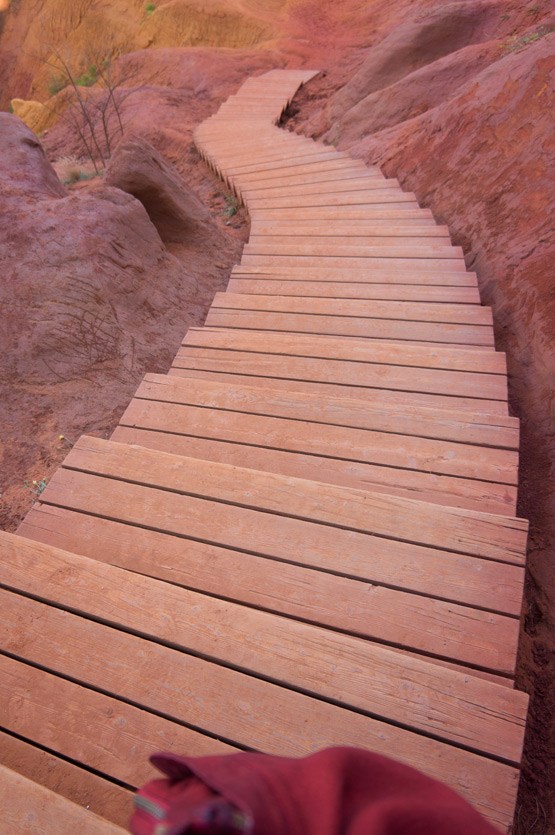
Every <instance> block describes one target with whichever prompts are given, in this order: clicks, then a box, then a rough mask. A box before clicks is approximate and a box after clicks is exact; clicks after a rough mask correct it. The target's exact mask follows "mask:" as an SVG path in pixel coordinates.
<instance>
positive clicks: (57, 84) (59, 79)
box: [46, 73, 67, 98]
mask: <svg viewBox="0 0 555 835" xmlns="http://www.w3.org/2000/svg"><path fill="white" fill-rule="evenodd" d="M66 87H67V79H65V78H64V77H63V76H62V75H57V74H54V73H52V75H51V76H50V81H49V82H48V84H47V85H46V90H47V92H48V95H49V96H50V98H52V96H55V95H57V93H59V92H60V91H61V90H64V89H65V88H66Z"/></svg>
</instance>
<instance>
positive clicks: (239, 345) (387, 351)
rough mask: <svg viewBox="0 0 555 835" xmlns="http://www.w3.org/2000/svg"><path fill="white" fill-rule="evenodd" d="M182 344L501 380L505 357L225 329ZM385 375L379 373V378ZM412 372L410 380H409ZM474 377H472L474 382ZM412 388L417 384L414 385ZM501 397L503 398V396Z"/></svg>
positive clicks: (194, 332) (201, 331) (194, 333)
mask: <svg viewBox="0 0 555 835" xmlns="http://www.w3.org/2000/svg"><path fill="white" fill-rule="evenodd" d="M183 345H186V346H194V347H199V348H202V347H209V348H226V349H230V350H238V351H254V352H257V353H263V354H268V353H273V354H279V355H282V356H298V357H316V358H319V359H329V360H349V361H352V362H356V363H359V364H360V363H371V364H376V365H386V366H411V367H413V368H418V369H425V368H437V369H442V370H445V371H473V372H478V373H480V374H501V375H504V376H506V373H507V362H506V358H505V354H502V353H499V352H498V351H489V350H487V349H482V350H480V351H477V350H472V351H469V350H466V349H465V348H459V347H449V346H441V347H437V346H427V345H407V344H406V343H403V342H397V343H393V342H384V343H381V342H379V341H372V342H369V341H368V340H363V339H342V338H341V337H335V336H313V335H305V334H296V333H287V334H280V333H267V332H266V331H249V332H248V333H242V332H240V331H234V330H232V329H226V328H207V327H205V328H189V330H188V331H187V334H186V335H185V338H184V340H183ZM383 373H385V372H382V374H383ZM419 374H420V371H419V372H418V375H415V374H414V372H413V373H412V377H413V379H414V378H415V376H419ZM476 380H477V378H475V382H476ZM415 385H417V384H415ZM505 397H506V395H505Z"/></svg>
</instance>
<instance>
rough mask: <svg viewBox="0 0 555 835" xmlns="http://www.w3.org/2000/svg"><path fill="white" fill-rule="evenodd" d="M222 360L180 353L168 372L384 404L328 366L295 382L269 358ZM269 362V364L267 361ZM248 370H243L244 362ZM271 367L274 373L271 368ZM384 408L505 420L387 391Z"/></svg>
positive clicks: (486, 406) (479, 404)
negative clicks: (333, 376)
mask: <svg viewBox="0 0 555 835" xmlns="http://www.w3.org/2000/svg"><path fill="white" fill-rule="evenodd" d="M237 359H238V357H237V356H235V355H233V356H231V355H230V356H228V357H222V352H219V351H218V352H216V351H212V352H206V351H205V352H203V353H200V352H199V351H196V350H193V351H189V350H187V351H184V349H180V352H179V355H178V356H177V357H176V359H175V360H174V363H173V365H172V367H171V368H170V370H169V374H170V375H175V376H178V377H182V378H190V377H196V378H201V379H203V380H207V379H208V380H213V381H220V382H224V383H226V384H227V385H228V386H231V387H233V386H235V385H247V386H250V387H257V388H259V389H260V390H261V391H264V390H266V389H267V388H270V389H278V390H280V391H284V392H296V393H303V394H304V393H309V394H312V395H316V396H322V397H333V398H335V399H337V398H342V397H348V398H350V399H351V398H354V399H359V400H360V399H362V400H364V401H365V402H366V403H368V405H369V407H377V408H379V407H380V406H381V405H383V402H384V390H382V389H373V388H369V387H365V386H364V385H359V386H357V385H349V384H347V383H345V382H343V381H341V380H333V379H332V380H331V381H329V380H328V379H326V372H327V370H329V369H328V362H326V361H323V362H320V363H314V365H313V367H314V370H315V372H316V373H317V374H318V375H319V378H317V379H311V378H307V379H302V378H301V379H298V378H296V377H295V376H293V373H292V370H291V369H290V368H289V369H288V366H289V362H288V363H287V364H284V363H279V360H278V361H277V362H274V361H273V359H272V358H264V362H263V363H260V362H259V358H258V357H252V356H251V357H249V355H247V354H245V355H244V356H243V357H240V358H239V360H240V365H239V364H238V363H237ZM268 359H269V362H268V361H267V360H268ZM247 360H248V361H249V366H248V367H244V366H245V364H246V361H247ZM272 365H273V366H274V368H273V370H272V368H271V367H270V366H272ZM287 374H291V376H289V377H288V376H287ZM385 391H387V392H388V393H387V405H388V407H390V408H397V407H403V408H404V407H409V408H418V409H420V408H422V407H423V408H426V409H437V410H441V411H443V410H444V409H445V410H447V411H448V412H449V413H450V412H452V411H453V409H459V410H461V411H462V413H463V414H462V415H461V417H462V416H464V415H466V414H468V413H474V414H476V413H479V414H488V415H489V416H491V417H493V416H495V417H496V418H497V417H500V416H506V415H507V404H506V403H503V402H502V401H497V400H479V399H475V398H465V397H454V396H448V397H443V396H442V395H438V394H426V393H420V392H405V391H396V390H394V389H386V390H385Z"/></svg>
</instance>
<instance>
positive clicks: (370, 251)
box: [243, 238, 464, 263]
mask: <svg viewBox="0 0 555 835" xmlns="http://www.w3.org/2000/svg"><path fill="white" fill-rule="evenodd" d="M299 241H300V242H299ZM254 255H264V256H270V255H272V256H287V257H297V258H298V257H301V258H305V257H307V258H312V257H319V258H322V257H326V258H344V259H346V260H347V259H349V258H411V259H416V258H426V259H433V258H440V259H442V260H444V259H450V258H453V259H460V260H463V252H462V249H461V248H460V247H456V246H452V245H451V243H449V244H447V246H446V245H445V244H443V243H441V242H440V243H436V242H434V241H432V242H431V243H430V242H427V241H422V242H421V243H420V244H414V243H413V242H412V241H407V242H406V243H405V242H403V241H400V242H398V241H391V240H390V241H389V242H387V241H386V243H385V244H383V245H376V246H374V245H370V246H355V245H354V244H351V242H348V243H346V244H345V243H344V244H334V243H328V242H327V241H326V239H325V238H323V239H322V240H317V242H316V243H311V242H305V241H304V240H303V239H299V238H294V239H293V240H289V239H286V241H285V242H284V243H279V242H274V239H273V238H267V239H265V241H264V242H260V241H259V239H257V238H254V239H253V241H252V242H249V243H248V244H246V246H245V248H244V250H243V256H244V257H247V256H254ZM463 263H464V261H463Z"/></svg>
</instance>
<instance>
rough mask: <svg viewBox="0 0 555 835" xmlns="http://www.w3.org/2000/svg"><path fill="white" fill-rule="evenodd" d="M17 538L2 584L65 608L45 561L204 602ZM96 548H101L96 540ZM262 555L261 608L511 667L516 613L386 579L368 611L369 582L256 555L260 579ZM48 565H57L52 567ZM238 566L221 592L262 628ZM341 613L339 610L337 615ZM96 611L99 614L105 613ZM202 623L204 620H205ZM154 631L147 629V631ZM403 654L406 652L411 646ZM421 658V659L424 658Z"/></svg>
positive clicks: (163, 602)
mask: <svg viewBox="0 0 555 835" xmlns="http://www.w3.org/2000/svg"><path fill="white" fill-rule="evenodd" d="M17 540H18V541H15V542H12V541H7V540H6V538H5V537H3V538H2V540H1V549H2V554H3V557H2V559H3V563H4V565H3V571H4V572H5V575H6V579H5V583H4V585H6V586H8V587H9V588H11V589H12V590H17V591H22V592H23V593H25V594H31V595H32V596H37V595H38V596H39V597H40V598H41V599H42V600H45V601H46V602H50V603H54V604H55V605H62V606H64V607H66V608H71V609H72V610H75V609H76V607H77V609H78V610H81V608H80V606H79V600H80V601H81V605H82V603H83V598H82V597H81V598H79V599H77V598H76V597H75V596H74V595H72V594H71V593H69V594H68V592H67V590H66V588H65V585H63V586H62V588H58V584H57V582H53V581H51V580H50V579H49V572H48V571H47V566H49V567H50V569H49V571H50V572H51V571H53V570H56V571H58V570H62V569H63V570H64V571H67V566H68V565H71V566H72V568H73V570H74V572H75V571H76V570H78V569H79V567H80V566H83V565H84V567H85V569H86V570H87V571H90V572H92V573H93V575H94V578H95V579H96V577H97V576H100V577H101V578H103V579H102V582H106V581H107V578H112V579H113V580H114V581H115V582H120V583H123V585H122V586H121V588H125V589H127V592H128V593H131V592H133V594H137V595H138V599H140V598H141V597H144V596H145V595H146V594H148V593H151V594H152V595H153V600H154V599H156V600H157V604H156V605H157V606H158V608H159V611H160V612H161V613H162V612H166V614H167V613H169V612H171V611H172V608H171V607H172V606H174V605H176V606H177V607H178V608H179V607H181V606H184V607H185V608H187V609H188V610H189V611H191V612H195V611H198V609H197V608H195V607H197V606H198V605H200V606H201V607H202V608H204V607H205V602H204V598H203V597H202V596H200V597H199V595H198V594H197V593H196V591H192V590H191V589H176V588H174V586H175V584H172V585H170V586H169V587H168V585H167V584H164V583H162V584H155V585H152V583H151V581H150V580H148V579H146V578H144V577H143V576H142V575H136V576H137V577H140V581H139V583H138V585H137V584H134V581H132V582H131V584H129V582H128V579H127V578H126V577H125V576H124V575H125V572H123V571H122V570H119V569H114V568H113V567H109V569H106V570H105V568H104V562H106V560H104V561H103V562H102V564H101V565H99V564H98V563H97V562H96V561H92V562H91V561H90V560H88V559H87V558H86V557H81V558H79V557H76V555H75V554H74V553H71V554H70V553H66V552H62V553H61V554H60V553H59V552H57V551H55V550H53V549H51V548H48V547H46V546H44V545H39V544H38V543H35V542H29V541H27V540H23V539H22V537H17ZM98 550H99V551H100V550H102V551H104V550H106V549H105V545H104V543H103V542H102V540H98ZM14 555H15V556H14ZM8 559H12V560H14V564H13V565H12V564H10V565H9V566H6V565H5V563H6V562H7V561H8ZM37 559H40V560H42V562H43V564H44V568H43V567H39V566H37V565H36V561H37ZM264 562H265V564H266V569H267V573H266V589H267V590H268V589H269V588H272V592H273V594H275V596H276V600H275V601H274V602H273V603H271V602H270V605H266V606H265V607H264V609H265V610H266V612H270V613H272V614H273V615H287V616H288V617H294V618H295V619H296V620H304V621H307V622H310V623H312V624H315V625H317V626H327V627H331V628H334V629H337V630H340V631H341V632H343V633H352V634H353V635H355V636H359V637H364V638H369V639H371V641H372V642H376V641H380V642H381V641H382V640H383V639H384V638H385V640H386V641H387V643H389V644H392V645H393V646H394V647H395V646H401V647H404V648H405V649H409V650H410V649H412V650H416V652H417V655H416V657H417V658H418V657H419V655H418V653H419V652H422V651H424V652H431V654H433V655H437V656H439V657H440V658H446V659H451V660H453V661H455V662H458V663H459V664H466V665H469V666H471V667H475V666H479V667H482V668H484V669H487V670H492V671H493V672H500V673H504V674H505V675H507V674H508V673H509V672H512V670H513V669H514V664H515V656H516V648H517V644H518V629H519V621H518V618H512V617H507V616H505V615H502V614H499V613H493V612H483V611H480V610H476V609H474V608H470V607H468V606H461V605H459V604H457V603H454V602H452V601H451V602H446V601H441V600H434V599H430V598H423V597H422V596H420V595H415V594H410V593H407V592H405V591H402V590H399V589H390V588H386V587H379V588H377V589H376V590H374V591H375V593H373V594H372V611H371V612H369V611H368V608H369V607H368V591H369V590H368V586H367V584H366V583H361V582H359V581H356V580H352V579H348V578H341V577H337V576H332V575H329V574H326V573H324V572H318V571H311V570H308V569H305V568H299V567H297V566H291V567H289V568H288V569H286V570H285V571H284V572H283V574H282V573H281V572H280V568H281V565H279V564H276V563H273V562H272V561H268V560H266V561H264V560H260V559H258V560H257V561H256V563H257V567H258V569H259V571H258V580H260V574H259V572H260V567H261V566H262V564H263V563H264ZM89 563H90V564H89ZM52 566H55V567H56V568H55V569H53V568H52ZM85 569H84V570H85ZM29 571H30V572H31V576H25V572H29ZM239 573H240V574H241V575H242V576H241V577H239V578H238V579H237V581H236V582H235V584H234V585H235V588H236V590H237V592H238V594H237V597H236V598H230V595H229V593H228V594H226V598H227V599H228V601H229V603H230V605H231V606H232V609H230V612H233V611H234V609H233V607H234V606H235V613H236V616H237V617H238V618H239V619H240V620H241V621H243V620H244V619H245V618H247V619H250V622H251V624H253V625H254V624H258V626H259V627H260V628H263V629H265V627H264V623H265V622H267V619H265V618H258V616H255V618H254V621H253V620H252V618H251V614H250V613H249V610H246V609H245V608H244V607H245V604H246V605H247V606H249V607H250V606H252V605H255V606H258V604H259V603H260V601H261V600H263V599H264V598H265V600H266V602H267V603H268V600H269V597H268V594H267V593H266V595H263V594H261V593H258V594H257V593H256V591H253V589H252V588H251V586H250V583H251V579H250V578H247V577H246V575H245V574H244V572H243V571H240V572H239ZM45 574H46V575H47V576H46V579H39V577H41V578H44V577H45ZM87 576H88V575H87ZM255 581H256V574H255ZM41 584H42V586H41ZM197 585H199V581H197ZM94 587H95V583H92V585H90V587H89V588H90V590H91V589H92V588H94ZM96 587H98V583H96ZM226 591H227V589H226ZM220 592H221V586H220ZM291 592H293V594H292V599H289V594H290V593H291ZM98 594H99V595H100V596H102V593H101V592H100V591H98ZM218 597H221V594H218ZM210 599H211V598H210ZM281 600H283V603H281ZM76 601H77V602H76ZM278 601H279V602H278ZM218 605H219V604H217V602H216V601H214V603H213V606H211V604H210V605H209V606H208V611H209V613H210V612H211V613H212V614H208V615H205V616H206V617H209V618H212V619H214V618H216V620H217V613H218V611H220V609H219V608H218ZM214 607H216V608H214ZM85 611H86V612H87V613H89V614H95V613H96V614H98V607H97V605H96V603H95V601H94V600H91V603H90V604H89V605H88V608H87V609H86V610H85ZM116 611H117V607H116ZM348 611H350V614H347V612H348ZM343 615H346V617H345V618H344V619H343V617H342V616H343ZM99 616H101V617H102V618H104V615H99ZM193 617H194V615H193ZM430 618H432V619H433V621H434V623H435V624H436V628H435V634H434V635H433V636H430V635H429V634H426V633H429V632H430V629H429V623H430ZM215 622H216V621H214V623H215ZM125 623H126V625H127V626H130V622H127V621H126V622H125ZM471 623H472V624H473V626H474V628H473V630H472V636H471V638H470V643H472V644H473V646H472V647H471V646H469V645H468V643H469V642H468V631H469V629H470V628H471V627H470V626H469V625H470V624H471ZM289 624H290V621H289V620H287V621H286V622H285V625H284V627H283V628H284V630H285V631H287V630H288V629H289V628H290V625H289ZM205 626H206V627H207V622H206V621H205ZM257 628H258V627H257ZM143 632H144V629H143ZM320 632H321V630H320ZM149 634H150V633H149ZM310 634H312V635H313V638H314V637H315V636H314V634H313V633H310ZM318 634H320V633H318ZM321 634H323V635H325V634H326V632H325V631H324V632H321ZM153 636H154V633H153V634H152V635H151V637H153ZM156 636H157V637H160V635H159V634H158V633H156ZM309 637H310V635H309ZM316 637H317V636H316ZM367 646H369V647H370V646H377V644H374V643H373V644H370V642H368V643H367ZM409 654H410V655H411V656H412V653H409ZM397 657H398V659H399V661H400V662H401V663H402V660H403V658H404V657H405V655H404V654H401V653H397ZM423 660H425V661H426V663H428V660H427V659H423ZM459 669H460V668H459ZM463 669H464V672H465V673H471V674H472V672H473V671H472V670H469V669H468V667H466V668H463Z"/></svg>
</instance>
